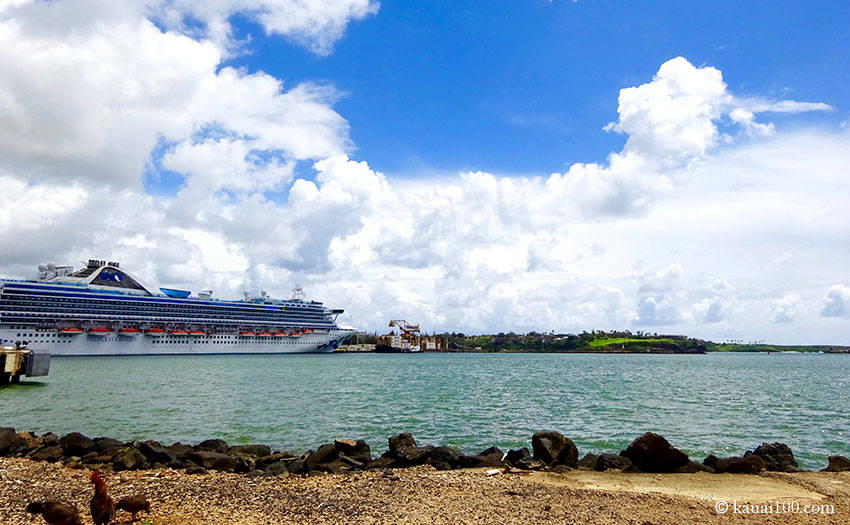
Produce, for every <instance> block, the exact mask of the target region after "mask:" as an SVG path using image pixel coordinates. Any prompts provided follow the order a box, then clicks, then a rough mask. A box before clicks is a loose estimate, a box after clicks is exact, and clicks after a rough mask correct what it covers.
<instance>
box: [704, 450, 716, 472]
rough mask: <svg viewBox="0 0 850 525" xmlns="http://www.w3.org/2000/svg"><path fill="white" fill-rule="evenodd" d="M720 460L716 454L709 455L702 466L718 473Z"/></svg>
mask: <svg viewBox="0 0 850 525" xmlns="http://www.w3.org/2000/svg"><path fill="white" fill-rule="evenodd" d="M719 459H720V458H718V457H717V456H715V455H714V454H709V455H708V456H707V457H706V458H705V459H704V460H702V464H703V465H705V466H706V467H708V468H710V469H712V470H714V471H715V472H716V471H717V461H718V460H719Z"/></svg>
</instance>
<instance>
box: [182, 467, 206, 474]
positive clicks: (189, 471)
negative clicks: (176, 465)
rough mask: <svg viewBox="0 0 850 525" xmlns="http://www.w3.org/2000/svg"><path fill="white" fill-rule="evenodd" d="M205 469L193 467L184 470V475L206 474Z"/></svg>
mask: <svg viewBox="0 0 850 525" xmlns="http://www.w3.org/2000/svg"><path fill="white" fill-rule="evenodd" d="M206 473H207V469H205V468H204V467H199V466H197V465H196V466H194V467H189V468H187V469H186V474H206Z"/></svg>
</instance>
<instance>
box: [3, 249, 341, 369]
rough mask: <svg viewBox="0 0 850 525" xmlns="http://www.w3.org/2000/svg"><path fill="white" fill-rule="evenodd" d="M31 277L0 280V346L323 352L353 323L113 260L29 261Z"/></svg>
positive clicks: (304, 304)
mask: <svg viewBox="0 0 850 525" xmlns="http://www.w3.org/2000/svg"><path fill="white" fill-rule="evenodd" d="M38 269H39V275H38V279H37V280H26V281H24V280H6V279H4V280H0V344H14V343H15V342H18V341H19V342H24V341H26V342H27V343H29V345H30V346H32V347H37V348H39V349H43V350H46V351H48V352H50V353H51V354H53V355H118V354H229V353H308V352H332V351H333V350H334V349H335V348H337V347H338V346H339V345H340V344H341V343H342V342H343V341H344V340H345V339H346V338H348V336H350V335H351V334H352V333H353V329H350V328H342V327H339V326H337V324H336V318H337V316H338V315H339V314H341V313H342V312H343V311H342V310H339V309H330V308H325V307H324V306H323V305H322V303H319V302H316V301H306V300H304V298H303V292H302V291H301V289H300V287H297V288H296V293H295V295H294V296H293V298H292V299H284V300H281V299H272V298H271V297H269V296H268V295H267V294H266V292H261V294H260V296H259V297H252V296H251V295H250V294H249V293H248V292H245V295H244V297H243V298H242V299H241V300H236V301H225V300H219V299H214V298H213V294H212V291H211V290H203V291H201V292H199V293H197V294H195V295H193V294H191V293H190V292H188V291H185V290H174V289H170V288H158V287H154V286H150V285H148V284H146V283H144V282H143V281H142V280H141V279H138V278H136V277H134V276H132V275H130V274H129V273H127V272H126V271H124V270H123V269H122V268H121V267H120V264H119V263H116V262H107V261H101V260H89V261H88V264H87V265H86V267H85V268H83V269H81V270H78V271H74V269H73V267H70V266H56V265H54V264H43V265H39V268H38Z"/></svg>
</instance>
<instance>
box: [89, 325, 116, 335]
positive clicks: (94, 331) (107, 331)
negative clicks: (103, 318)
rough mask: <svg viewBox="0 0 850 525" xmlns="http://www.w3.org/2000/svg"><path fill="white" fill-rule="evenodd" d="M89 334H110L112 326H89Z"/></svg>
mask: <svg viewBox="0 0 850 525" xmlns="http://www.w3.org/2000/svg"><path fill="white" fill-rule="evenodd" d="M89 333H90V334H111V333H112V328H103V327H102V326H98V327H96V328H89Z"/></svg>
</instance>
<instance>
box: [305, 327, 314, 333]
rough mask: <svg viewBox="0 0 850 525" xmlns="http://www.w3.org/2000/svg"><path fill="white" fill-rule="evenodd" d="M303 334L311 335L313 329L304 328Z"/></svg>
mask: <svg viewBox="0 0 850 525" xmlns="http://www.w3.org/2000/svg"><path fill="white" fill-rule="evenodd" d="M304 333H305V334H312V333H313V329H312V328H305V329H304Z"/></svg>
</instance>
